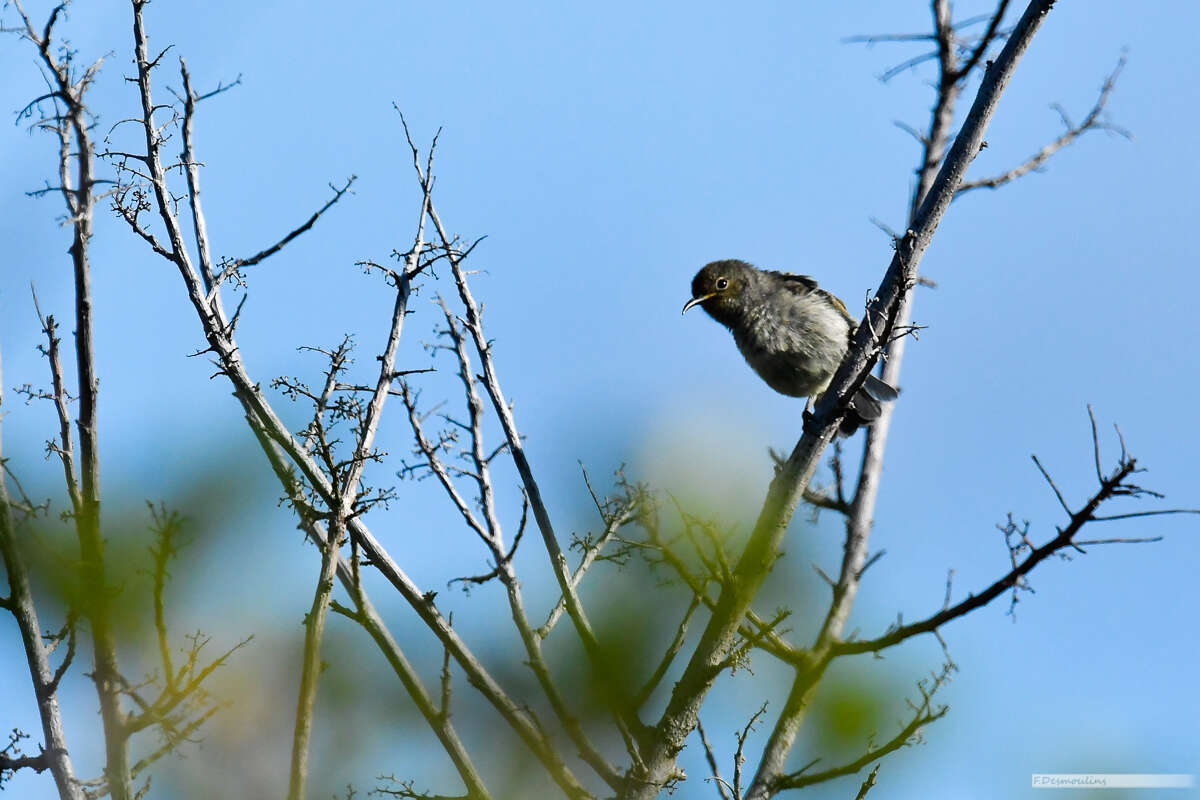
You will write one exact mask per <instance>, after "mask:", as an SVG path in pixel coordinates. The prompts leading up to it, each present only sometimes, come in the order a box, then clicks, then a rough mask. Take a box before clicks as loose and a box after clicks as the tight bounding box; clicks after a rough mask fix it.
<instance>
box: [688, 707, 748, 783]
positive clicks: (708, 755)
mask: <svg viewBox="0 0 1200 800" xmlns="http://www.w3.org/2000/svg"><path fill="white" fill-rule="evenodd" d="M696 732H697V733H698V734H699V735H700V744H702V745H703V746H704V758H705V760H707V761H708V768H709V769H710V770H711V771H712V780H713V783H715V784H716V785H717V793H718V794H720V795H721V800H738V798H737V796H736V795H734V794H732V793H731V791H730V790H731V787H730V785H729V781H727V780H725V779H724V778H722V777H721V769H720V767H718V766H717V757H716V755H715V754H714V753H713V749H712V745H711V744H709V743H708V737H707V736H706V735H705V734H704V725H703V724H702V723H701V722H700V720H696Z"/></svg>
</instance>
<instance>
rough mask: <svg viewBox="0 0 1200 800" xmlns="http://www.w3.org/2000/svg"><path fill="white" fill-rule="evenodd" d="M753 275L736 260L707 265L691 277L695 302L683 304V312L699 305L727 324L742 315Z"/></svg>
mask: <svg viewBox="0 0 1200 800" xmlns="http://www.w3.org/2000/svg"><path fill="white" fill-rule="evenodd" d="M754 272H755V269H754V267H752V266H750V265H749V264H747V263H746V262H745V261H738V260H737V259H726V260H724V261H713V262H712V263H711V264H706V265H705V266H704V268H703V269H701V270H700V271H699V272H697V273H696V277H694V278H692V299H691V300H688V301H687V303H686V304H684V306H683V313H685V314H686V313H687V310H688V309H689V308H691V307H692V306H700V307H702V308H703V309H704V310H705V311H707V312H708V314H709V316H711V317H712V318H713V319H715V320H717V321H718V322H723V323H726V324H728V323H729V321H730V320H732V319H735V318H736V317H737V316H738V314H739V313H741V310H742V308H743V307H744V300H743V298H744V296H745V294H746V291H747V289H748V288H749V287H750V285H751V283H752V281H753V280H754Z"/></svg>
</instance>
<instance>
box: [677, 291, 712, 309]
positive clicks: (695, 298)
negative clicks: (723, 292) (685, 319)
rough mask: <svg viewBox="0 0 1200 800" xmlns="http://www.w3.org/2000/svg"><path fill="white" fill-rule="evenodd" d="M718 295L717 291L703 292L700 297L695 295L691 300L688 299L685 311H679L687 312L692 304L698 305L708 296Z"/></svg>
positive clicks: (684, 307) (684, 306)
mask: <svg viewBox="0 0 1200 800" xmlns="http://www.w3.org/2000/svg"><path fill="white" fill-rule="evenodd" d="M716 296H717V293H716V292H709V293H708V294H702V295H700V296H699V297H693V298H692V299H691V300H688V301H687V302H686V303H684V304H683V311H680V312H679V313H680V314H686V313H687V311H688V309H689V308H691V307H692V306H698V305H700V304H701V303H703V302H704V301H705V300H707V299H708V298H710V297H716Z"/></svg>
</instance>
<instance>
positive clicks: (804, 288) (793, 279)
mask: <svg viewBox="0 0 1200 800" xmlns="http://www.w3.org/2000/svg"><path fill="white" fill-rule="evenodd" d="M764 272H768V274H770V275H774V276H775V277H776V278H779V280H781V281H782V282H783V286H784V288H785V289H787V291H789V292H793V293H795V294H798V295H805V294H808V293H810V292H815V291H818V290H819V287H818V286H817V282H816V281H815V280H813V279H812V278H810V277H808V276H807V275H797V274H795V273H794V272H775V271H774V270H770V271H767V270H764Z"/></svg>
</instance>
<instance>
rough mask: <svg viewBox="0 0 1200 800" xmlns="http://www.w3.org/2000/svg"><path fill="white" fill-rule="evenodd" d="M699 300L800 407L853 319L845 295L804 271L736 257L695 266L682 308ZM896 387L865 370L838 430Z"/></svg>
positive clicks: (867, 413) (841, 353)
mask: <svg viewBox="0 0 1200 800" xmlns="http://www.w3.org/2000/svg"><path fill="white" fill-rule="evenodd" d="M697 305H698V306H700V307H701V308H703V309H704V310H705V311H706V312H708V315H709V316H710V317H712V318H713V319H715V320H716V321H717V322H719V323H721V324H722V325H724V326H725V327H726V328H729V330H730V332H731V333H733V340H734V341H735V342H737V346H738V350H740V351H741V352H742V355H743V356H744V357H745V359H746V363H748V364H749V365H750V366H751V367H753V368H754V371H755V372H757V373H758V376H759V377H760V378H762V379H763V380H764V381H766V382H767V385H768V386H770V387H771V388H772V389H774V390H775V391H777V392H779V393H780V394H786V395H788V396H790V397H807V398H808V402H807V403H806V404H805V412H807V411H808V410H809V409H810V408H811V407H812V405H813V404H814V403H815V402H816V399H817V398H818V397H820V396H821V393H822V392H824V391H825V390H826V389H827V388H829V382H830V381H831V380H832V379H833V373H834V372H836V371H837V368H838V365H840V364H841V363H842V358H843V357H845V355H846V350H847V349H849V347H850V337H851V335H852V334H853V332H854V328H855V326H856V325H857V324H858V321H857V320H856V319H854V317H852V316H850V312H849V311H847V310H846V305H845V303H843V302H842V301H841V300H839V299H838V298H837V297H835V296H834V295H832V294H830V293H829V292H827V291H825V290H824V289H822V288H820V287H819V286H817V282H816V281H815V280H813V279H812V278H810V277H808V276H807V275H792V274H790V273H787V272H772V271H768V270H761V269H758V268H757V267H754V266H752V265H750V264H747V263H746V262H745V261H739V260H737V259H726V260H724V261H714V262H712V263H711V264H707V265H705V266H704V268H703V269H701V270H700V271H699V272H697V273H696V277H694V278H692V299H691V300H689V301H687V303H686V304H685V305H684V307H683V313H687V310H688V309H689V308H691V307H692V306H697ZM898 395H899V393H898V392H897V390H896V389H895V388H894V387H892V386H891V385H890V384H887V383H885V382H883V381H882V380H880V379H879V378H876V377H875V376H874V375H868V376H867V380H866V381H865V382H864V383H863V386H862V388H861V389H859V390H858V392H857V393H856V394H855V395H854V397H853V399H851V401H850V405H849V413H847V414H846V417H845V419H843V420H842V424H841V431H842V433H844V434H846V435H849V434H851V433H854V431H856V430H857V429H858V427H859V426H860V425H870V424H871V422H873V421H874V420H876V419H878V417H879V415H880V414H881V413H882V411H883V407H882V405H881V404H882V403H886V402H889V401H891V400H895V399H896V397H897V396H898Z"/></svg>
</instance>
